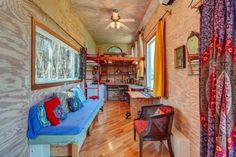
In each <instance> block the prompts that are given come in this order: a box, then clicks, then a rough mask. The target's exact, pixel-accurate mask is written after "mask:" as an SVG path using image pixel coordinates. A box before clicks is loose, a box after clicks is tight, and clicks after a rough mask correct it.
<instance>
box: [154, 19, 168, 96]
mask: <svg viewBox="0 0 236 157" xmlns="http://www.w3.org/2000/svg"><path fill="white" fill-rule="evenodd" d="M153 94H154V96H157V97H167V89H166V60H165V21H164V20H160V21H159V23H158V25H157V32H156V47H155V58H154V84H153Z"/></svg>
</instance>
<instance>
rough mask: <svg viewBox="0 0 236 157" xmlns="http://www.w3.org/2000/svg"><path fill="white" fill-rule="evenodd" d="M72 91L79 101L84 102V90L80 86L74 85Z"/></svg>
mask: <svg viewBox="0 0 236 157" xmlns="http://www.w3.org/2000/svg"><path fill="white" fill-rule="evenodd" d="M72 91H73V93H74V94H75V96H76V97H78V98H79V99H80V101H81V102H82V103H84V102H85V101H86V97H85V95H84V92H83V90H82V89H81V88H78V87H75V88H72Z"/></svg>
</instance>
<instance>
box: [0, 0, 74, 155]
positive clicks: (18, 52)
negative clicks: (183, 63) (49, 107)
mask: <svg viewBox="0 0 236 157" xmlns="http://www.w3.org/2000/svg"><path fill="white" fill-rule="evenodd" d="M31 16H35V17H36V18H37V19H38V20H40V21H42V22H43V23H45V24H46V25H47V26H48V27H50V28H51V29H53V30H54V31H55V32H58V33H59V34H60V35H61V36H63V37H64V38H66V39H67V40H69V41H70V42H71V43H73V44H75V45H76V43H75V42H74V41H73V40H72V39H71V38H70V37H69V36H68V35H67V34H65V33H64V32H63V31H62V30H61V29H60V28H59V27H58V26H57V25H56V24H55V23H54V22H53V21H52V20H51V19H50V18H49V17H48V16H47V15H46V14H44V13H43V12H42V11H41V9H39V8H38V7H37V6H36V5H35V4H34V3H32V2H31V1H30V0H0V156H1V157H28V156H29V146H28V143H27V138H26V130H27V118H28V110H29V107H30V106H31V105H33V104H34V103H36V102H38V101H40V100H41V99H43V98H45V97H48V96H50V95H51V94H52V92H54V91H59V90H65V89H69V88H71V87H72V86H73V85H64V86H60V87H53V88H49V89H43V90H36V91H31V89H30V76H31V74H30V70H31ZM68 18H69V17H68ZM61 20H62V19H61ZM74 35H76V34H74ZM76 46H78V45H76Z"/></svg>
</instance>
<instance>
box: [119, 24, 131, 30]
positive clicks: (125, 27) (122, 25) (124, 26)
mask: <svg viewBox="0 0 236 157" xmlns="http://www.w3.org/2000/svg"><path fill="white" fill-rule="evenodd" d="M120 26H121V27H122V28H124V29H126V30H127V29H129V27H127V26H126V25H124V24H123V23H120Z"/></svg>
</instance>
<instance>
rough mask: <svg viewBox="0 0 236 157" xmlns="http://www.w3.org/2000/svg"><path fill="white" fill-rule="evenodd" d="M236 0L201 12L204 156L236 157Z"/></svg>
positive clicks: (220, 0) (216, 2) (213, 3)
mask: <svg viewBox="0 0 236 157" xmlns="http://www.w3.org/2000/svg"><path fill="white" fill-rule="evenodd" d="M235 3H236V1H235V0H206V1H205V3H204V4H203V6H202V8H200V10H201V39H200V117H201V118H200V120H201V144H200V146H201V148H200V149H201V157H236V97H235V96H234V95H235V92H236V4H235Z"/></svg>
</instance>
